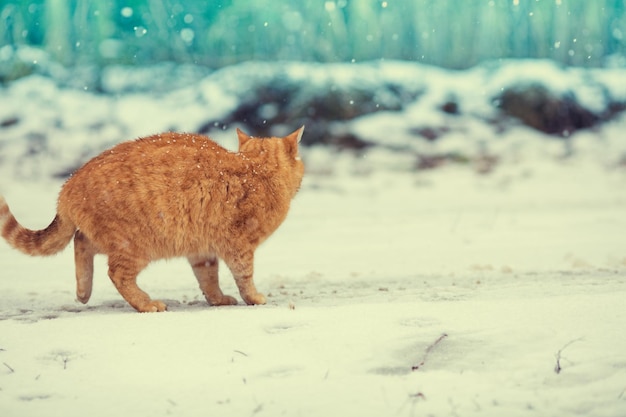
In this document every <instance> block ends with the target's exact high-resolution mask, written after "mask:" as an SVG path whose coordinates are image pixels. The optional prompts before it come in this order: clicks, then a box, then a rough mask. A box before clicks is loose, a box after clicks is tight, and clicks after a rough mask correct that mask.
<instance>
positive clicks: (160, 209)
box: [0, 127, 304, 312]
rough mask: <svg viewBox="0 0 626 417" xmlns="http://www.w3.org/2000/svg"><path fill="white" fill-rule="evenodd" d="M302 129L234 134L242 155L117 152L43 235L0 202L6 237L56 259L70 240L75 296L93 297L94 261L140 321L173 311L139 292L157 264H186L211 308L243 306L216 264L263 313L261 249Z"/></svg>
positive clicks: (164, 137) (195, 138)
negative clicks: (223, 284)
mask: <svg viewBox="0 0 626 417" xmlns="http://www.w3.org/2000/svg"><path fill="white" fill-rule="evenodd" d="M303 130H304V127H302V128H300V129H298V130H297V131H295V132H293V133H292V134H290V135H288V136H286V137H284V138H275V137H272V138H252V137H250V136H247V135H246V134H245V133H243V132H241V131H240V130H239V129H237V135H238V137H239V151H238V152H237V153H233V152H230V151H228V150H226V149H224V148H222V147H221V146H219V145H218V144H216V143H215V142H213V141H211V140H210V139H209V138H207V137H205V136H200V135H196V134H180V133H163V134H160V135H155V136H151V137H147V138H143V139H138V140H136V141H130V142H125V143H121V144H119V145H117V146H115V147H113V148H112V149H110V150H108V151H105V152H103V153H102V154H100V155H99V156H96V157H95V158H93V159H92V160H90V161H89V162H87V163H86V164H85V165H84V166H83V167H82V168H80V169H78V170H77V171H76V172H75V173H74V175H73V176H72V177H71V178H70V179H69V180H68V181H67V182H66V183H65V185H64V186H63V188H62V189H61V192H60V194H59V199H58V205H57V215H56V217H55V218H54V220H53V221H52V223H51V224H50V225H49V226H48V227H47V228H46V229H44V230H37V231H33V230H29V229H26V228H24V227H22V226H21V225H20V224H19V223H18V222H17V220H16V219H15V217H14V216H13V214H12V213H11V212H10V210H9V207H8V206H7V204H6V202H5V200H4V198H2V197H1V196H0V232H1V233H2V236H3V237H4V238H5V239H6V240H7V242H8V243H9V244H10V245H12V246H13V247H15V248H16V249H19V250H20V251H22V252H24V253H26V254H28V255H33V256H35V255H39V256H46V255H52V254H55V253H57V252H59V251H61V250H62V249H63V248H65V247H66V246H67V244H68V243H69V241H70V239H71V238H72V237H73V238H74V254H75V263H76V284H77V286H76V296H77V298H78V300H79V301H81V302H82V303H86V302H87V301H88V300H89V297H90V296H91V290H92V281H93V258H94V255H96V254H105V255H107V256H108V265H109V277H110V278H111V281H113V284H114V285H115V287H116V288H117V290H118V291H119V293H120V294H121V295H122V297H124V299H125V300H126V301H127V302H128V303H129V304H130V305H131V306H133V307H134V308H135V309H136V310H137V311H140V312H152V311H164V310H166V308H167V306H166V305H165V304H164V303H163V302H161V301H157V300H152V299H150V296H148V294H146V293H145V292H144V291H142V290H141V289H140V288H139V287H138V286H137V282H136V278H137V274H139V272H140V271H141V270H142V269H144V268H145V267H146V266H147V265H148V263H150V262H151V261H153V260H156V259H163V258H172V257H181V256H184V257H186V258H187V259H188V261H189V263H190V264H191V267H192V268H193V272H194V274H195V276H196V278H197V280H198V283H199V284H200V289H201V290H202V292H203V293H204V296H205V298H206V300H207V301H208V303H209V304H211V305H232V304H237V300H235V298H233V297H231V296H229V295H224V294H223V293H222V291H221V289H220V287H219V283H218V258H220V259H222V260H224V262H225V263H226V265H227V266H228V267H229V269H230V270H231V272H232V274H233V276H234V278H235V281H236V283H237V287H238V288H239V293H240V295H241V297H242V298H243V300H244V301H245V302H246V303H247V304H264V303H265V297H264V296H263V295H262V294H260V293H259V292H258V291H257V290H256V288H255V286H254V282H253V279H252V275H253V259H254V251H255V250H256V248H257V247H258V246H259V245H260V244H261V242H263V241H264V240H265V239H267V238H268V237H269V236H270V235H271V234H272V232H274V230H276V228H277V227H278V226H279V225H280V224H281V223H282V222H283V220H284V219H285V217H286V216H287V211H288V210H289V205H290V202H291V199H292V198H293V197H294V196H295V194H296V193H297V191H298V189H299V188H300V183H301V181H302V176H303V174H304V165H303V163H302V161H301V160H300V157H299V156H298V143H299V142H300V138H301V137H302V132H303Z"/></svg>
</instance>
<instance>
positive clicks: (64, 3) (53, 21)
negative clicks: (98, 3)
mask: <svg viewBox="0 0 626 417" xmlns="http://www.w3.org/2000/svg"><path fill="white" fill-rule="evenodd" d="M44 7H45V26H46V29H45V30H46V32H45V39H44V43H45V49H46V50H47V51H48V52H49V53H50V55H52V57H54V58H55V59H56V60H58V61H59V62H61V63H62V64H64V65H69V64H71V63H72V62H73V61H74V46H73V45H72V41H71V39H72V34H71V30H72V24H71V19H70V16H71V10H70V4H69V1H68V0H46V1H45V6H44Z"/></svg>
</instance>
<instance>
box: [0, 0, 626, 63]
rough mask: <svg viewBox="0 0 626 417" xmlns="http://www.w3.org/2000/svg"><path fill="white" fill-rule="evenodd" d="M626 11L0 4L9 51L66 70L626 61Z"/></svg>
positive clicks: (562, 4) (395, 2) (582, 4)
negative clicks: (268, 63)
mask: <svg viewBox="0 0 626 417" xmlns="http://www.w3.org/2000/svg"><path fill="white" fill-rule="evenodd" d="M625 3H626V1H625V0H593V1H589V0H532V1H531V0H462V1H457V0H447V1H446V0H321V1H297V2H296V1H276V0H254V1H253V0H223V1H220V0H215V1H214V0H212V1H183V0H158V1H157V0H90V1H82V0H0V19H1V22H0V23H1V24H0V51H2V53H1V54H0V60H4V61H6V60H7V59H8V58H7V57H9V56H10V54H9V53H8V52H7V51H8V50H7V49H5V48H15V47H17V46H20V45H32V46H37V47H41V48H43V49H45V50H46V51H47V52H48V53H49V54H50V55H51V56H52V57H54V59H55V60H56V61H58V62H60V63H62V64H65V65H75V64H92V65H96V66H102V65H106V64H108V63H124V64H142V65H143V64H151V63H155V62H160V61H173V62H181V63H183V62H184V63H195V64H201V65H207V66H211V67H221V66H224V65H228V64H232V63H236V62H241V61H246V60H251V59H258V60H299V61H314V62H334V61H351V60H355V61H362V60H372V59H403V60H412V61H420V62H424V63H428V64H434V65H439V66H444V67H448V68H466V67H469V66H472V65H474V64H476V63H478V62H480V61H483V60H485V59H497V58H549V59H554V60H556V61H559V62H561V63H563V64H566V65H577V66H600V65H603V64H604V62H605V58H606V57H607V56H608V55H613V54H616V55H624V52H625V47H626V39H625V37H626V13H625V10H624V9H625Z"/></svg>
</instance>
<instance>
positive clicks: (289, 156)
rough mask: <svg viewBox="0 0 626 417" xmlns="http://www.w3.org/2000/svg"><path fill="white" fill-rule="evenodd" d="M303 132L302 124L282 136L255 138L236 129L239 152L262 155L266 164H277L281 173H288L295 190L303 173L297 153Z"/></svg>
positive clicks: (255, 155)
mask: <svg viewBox="0 0 626 417" xmlns="http://www.w3.org/2000/svg"><path fill="white" fill-rule="evenodd" d="M303 132H304V126H302V127H301V128H300V129H298V130H296V131H295V132H293V133H291V134H289V135H287V136H285V137H282V138H278V137H269V138H255V137H252V136H248V135H246V134H245V133H244V132H242V131H241V130H239V129H237V137H238V138H239V153H241V154H245V155H249V156H254V157H262V159H267V163H268V164H272V163H273V164H277V166H278V167H279V169H280V170H281V171H282V175H288V176H289V177H290V179H291V180H292V182H293V183H294V187H295V188H296V190H297V189H298V188H299V187H300V183H301V182H302V176H303V175H304V164H303V163H302V159H301V158H300V154H299V153H298V144H299V143H300V139H302V133H303ZM296 190H294V192H295V191H296Z"/></svg>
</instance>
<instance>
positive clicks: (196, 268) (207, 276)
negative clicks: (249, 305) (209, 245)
mask: <svg viewBox="0 0 626 417" xmlns="http://www.w3.org/2000/svg"><path fill="white" fill-rule="evenodd" d="M187 260H188V261H189V263H190V264H191V268H192V269H193V273H194V275H195V276H196V279H197V280H198V284H199V285H200V289H201V290H202V293H203V294H204V298H206V300H207V302H208V303H209V304H210V305H212V306H223V305H235V304H237V300H236V299H235V298H234V297H231V296H230V295H224V293H222V290H221V289H220V285H219V274H218V268H219V262H218V259H217V257H216V256H190V257H188V258H187Z"/></svg>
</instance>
